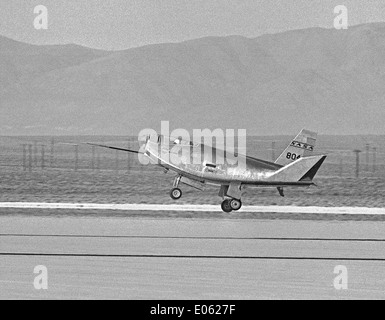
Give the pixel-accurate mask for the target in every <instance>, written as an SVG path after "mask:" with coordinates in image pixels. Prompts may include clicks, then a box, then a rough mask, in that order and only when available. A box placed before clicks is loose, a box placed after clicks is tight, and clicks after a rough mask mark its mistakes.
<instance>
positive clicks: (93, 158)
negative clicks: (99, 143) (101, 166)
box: [91, 146, 95, 171]
mask: <svg viewBox="0 0 385 320" xmlns="http://www.w3.org/2000/svg"><path fill="white" fill-rule="evenodd" d="M91 167H92V171H95V146H92V162H91Z"/></svg>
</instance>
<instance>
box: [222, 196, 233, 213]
mask: <svg viewBox="0 0 385 320" xmlns="http://www.w3.org/2000/svg"><path fill="white" fill-rule="evenodd" d="M230 202H231V200H230V199H226V200H224V201H223V202H222V204H221V208H222V210H223V211H224V212H226V213H230V212H231V211H233V209H232V208H231V204H230Z"/></svg>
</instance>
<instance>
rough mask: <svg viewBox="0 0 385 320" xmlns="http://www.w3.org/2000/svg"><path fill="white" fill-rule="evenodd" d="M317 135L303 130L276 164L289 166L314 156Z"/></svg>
mask: <svg viewBox="0 0 385 320" xmlns="http://www.w3.org/2000/svg"><path fill="white" fill-rule="evenodd" d="M316 140H317V133H316V132H313V131H309V130H306V129H303V130H302V131H301V132H300V133H299V134H298V135H297V136H296V137H295V138H294V140H293V141H292V142H291V143H290V145H289V146H288V147H287V148H286V149H285V151H284V152H283V153H282V154H281V155H280V156H279V157H278V159H277V160H276V161H275V163H276V164H279V165H281V166H287V165H288V164H290V163H292V162H294V161H296V160H297V159H300V158H303V157H308V156H312V155H313V151H314V148H315V142H316Z"/></svg>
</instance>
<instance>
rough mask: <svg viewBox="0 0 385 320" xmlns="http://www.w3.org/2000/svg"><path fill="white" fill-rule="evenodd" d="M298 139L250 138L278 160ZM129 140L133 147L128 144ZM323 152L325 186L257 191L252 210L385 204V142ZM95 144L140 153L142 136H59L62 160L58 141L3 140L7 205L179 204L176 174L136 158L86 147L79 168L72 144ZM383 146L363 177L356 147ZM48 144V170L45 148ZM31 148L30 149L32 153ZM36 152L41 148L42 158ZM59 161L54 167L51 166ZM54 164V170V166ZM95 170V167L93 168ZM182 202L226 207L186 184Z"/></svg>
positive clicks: (253, 150)
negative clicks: (175, 194) (171, 194)
mask: <svg viewBox="0 0 385 320" xmlns="http://www.w3.org/2000/svg"><path fill="white" fill-rule="evenodd" d="M291 138H292V137H250V138H248V154H250V155H253V156H257V157H260V158H262V159H267V160H270V159H271V157H272V156H273V154H272V153H273V152H272V150H271V143H272V141H275V142H276V147H275V151H274V153H275V156H278V154H279V153H280V152H281V151H282V150H283V149H284V147H285V146H286V145H287V144H288V142H289V141H290V139H291ZM128 140H129V142H127V141H128ZM319 140H320V141H319V147H318V151H319V152H326V153H328V154H329V157H328V159H327V161H326V163H325V165H324V166H323V167H322V168H321V170H320V171H319V174H318V175H317V176H316V179H315V182H316V183H317V184H318V187H311V188H305V189H302V188H287V189H286V192H285V193H286V197H285V198H281V197H280V196H279V195H278V192H277V191H276V190H275V189H273V188H269V189H264V188H259V189H250V190H249V191H248V195H247V196H246V197H245V198H244V203H245V204H247V205H304V206H313V205H317V206H365V207H384V206H385V200H384V197H383V195H384V192H385V170H384V169H385V161H384V155H383V154H382V150H384V146H383V145H382V144H385V143H384V142H383V141H384V139H383V137H379V136H377V137H352V136H350V137H349V136H345V137H331V136H321V137H320V139H319ZM80 141H82V142H84V141H93V142H101V143H109V144H112V145H116V146H127V145H130V146H131V147H133V148H138V142H137V141H135V139H134V138H129V139H127V138H125V137H55V138H54V154H53V155H54V156H53V157H52V158H51V143H52V138H49V137H33V138H32V137H28V138H26V137H9V138H2V139H1V145H2V151H1V157H0V159H1V163H0V168H1V180H0V201H1V202H8V201H11V202H12V201H28V202H94V203H173V201H172V200H171V199H170V198H169V195H168V192H169V189H170V188H171V185H172V180H173V175H172V174H171V173H169V174H164V173H163V171H162V169H161V168H158V167H155V166H151V167H150V166H142V165H140V164H139V162H138V160H137V158H136V156H135V155H128V154H126V153H121V152H119V153H115V152H114V151H112V150H105V149H96V150H95V154H94V160H92V149H91V148H90V147H88V146H84V145H80V146H79V149H78V150H79V155H78V164H77V166H78V170H77V171H75V167H76V160H75V159H76V155H75V147H74V146H73V145H69V144H65V143H78V142H80ZM366 142H370V143H371V145H373V146H374V145H375V146H376V147H377V157H376V168H375V172H373V167H372V162H373V154H372V153H370V155H369V161H370V166H368V167H367V166H366V154H365V152H363V153H362V154H361V157H360V159H361V165H360V178H359V179H356V178H355V168H356V167H355V157H354V154H353V152H352V151H350V150H353V149H356V148H360V149H362V150H365V143H366ZM23 144H32V152H33V154H32V157H31V160H32V168H31V171H30V170H29V168H28V164H29V154H28V151H27V154H26V160H25V161H26V168H25V169H24V168H23V147H22V145H23ZM43 144H44V145H45V146H46V147H45V152H44V169H42V154H41V145H43ZM27 150H28V148H27ZM35 151H37V152H36V153H35ZM51 159H52V160H53V162H52V163H51ZM35 161H36V162H35ZM51 165H52V167H51ZM92 167H93V168H94V170H93V169H92ZM182 188H183V191H184V196H183V198H182V199H181V200H180V202H181V203H193V204H218V203H219V202H220V198H219V197H217V189H216V188H213V187H207V191H206V192H199V191H196V190H193V189H191V188H190V187H187V186H183V187H182Z"/></svg>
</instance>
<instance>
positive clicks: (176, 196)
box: [170, 188, 182, 200]
mask: <svg viewBox="0 0 385 320" xmlns="http://www.w3.org/2000/svg"><path fill="white" fill-rule="evenodd" d="M170 197H171V198H172V199H174V200H179V199H180V198H181V197H182V190H181V189H179V188H174V189H172V190H171V192H170Z"/></svg>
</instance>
